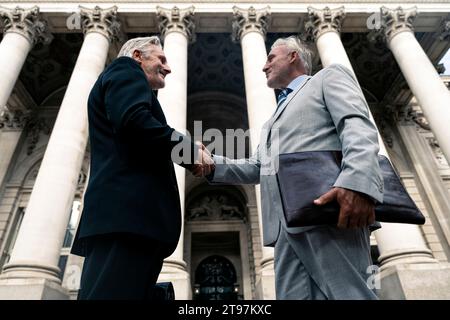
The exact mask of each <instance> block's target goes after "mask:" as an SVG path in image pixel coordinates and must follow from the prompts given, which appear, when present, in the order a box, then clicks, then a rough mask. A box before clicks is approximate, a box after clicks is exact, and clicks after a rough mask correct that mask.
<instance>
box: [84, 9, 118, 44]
mask: <svg viewBox="0 0 450 320" xmlns="http://www.w3.org/2000/svg"><path fill="white" fill-rule="evenodd" d="M79 8H80V17H81V28H82V30H83V33H84V35H87V34H88V33H90V32H97V33H100V34H102V35H104V36H105V37H106V38H107V39H108V40H109V41H110V42H112V41H114V40H116V39H118V38H119V37H120V22H119V20H118V19H117V6H113V7H111V8H106V9H102V8H100V7H99V6H95V8H93V9H91V8H85V7H82V6H79Z"/></svg>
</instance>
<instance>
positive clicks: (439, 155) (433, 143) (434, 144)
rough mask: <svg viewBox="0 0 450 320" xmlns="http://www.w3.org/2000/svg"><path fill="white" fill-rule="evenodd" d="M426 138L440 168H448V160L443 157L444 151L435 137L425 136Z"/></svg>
mask: <svg viewBox="0 0 450 320" xmlns="http://www.w3.org/2000/svg"><path fill="white" fill-rule="evenodd" d="M426 140H427V141H428V144H429V145H430V147H431V150H433V153H434V156H435V158H436V162H437V165H438V166H439V167H440V168H448V166H449V165H448V162H447V160H446V159H445V156H444V153H443V152H442V150H441V148H440V146H439V143H438V141H437V140H436V138H435V137H427V138H426Z"/></svg>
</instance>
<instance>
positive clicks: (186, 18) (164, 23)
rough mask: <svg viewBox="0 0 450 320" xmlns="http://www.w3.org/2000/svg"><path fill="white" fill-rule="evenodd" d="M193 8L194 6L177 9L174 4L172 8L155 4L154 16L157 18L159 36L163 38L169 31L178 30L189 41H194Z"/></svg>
mask: <svg viewBox="0 0 450 320" xmlns="http://www.w3.org/2000/svg"><path fill="white" fill-rule="evenodd" d="M194 10H195V7H194V6H190V7H189V8H185V9H179V8H178V7H177V6H174V7H173V8H172V9H166V8H163V7H160V6H157V7H156V17H157V18H158V27H159V32H160V33H161V38H165V36H166V35H167V34H168V33H170V32H180V33H182V34H184V35H185V36H186V38H188V41H189V42H190V43H192V42H194V41H195V24H194Z"/></svg>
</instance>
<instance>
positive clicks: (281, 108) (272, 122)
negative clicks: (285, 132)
mask: <svg viewBox="0 0 450 320" xmlns="http://www.w3.org/2000/svg"><path fill="white" fill-rule="evenodd" d="M309 79H311V77H308V78H306V79H305V81H303V83H302V84H301V86H299V87H298V88H297V89H296V90H295V91H293V92H292V93H291V95H290V96H289V97H288V98H287V99H286V101H285V102H284V103H283V104H282V105H281V106H280V107H279V108H278V110H277V111H276V112H275V114H274V115H273V117H272V119H271V120H270V124H269V125H268V130H271V129H272V126H273V124H274V123H275V121H277V120H278V118H279V117H280V116H281V114H282V113H283V111H284V109H286V107H287V105H288V104H289V103H290V102H291V100H292V99H293V98H294V97H295V96H296V95H297V94H298V93H299V92H300V90H302V88H303V87H304V86H305V85H306V84H307V83H308V81H309ZM269 136H270V134H269Z"/></svg>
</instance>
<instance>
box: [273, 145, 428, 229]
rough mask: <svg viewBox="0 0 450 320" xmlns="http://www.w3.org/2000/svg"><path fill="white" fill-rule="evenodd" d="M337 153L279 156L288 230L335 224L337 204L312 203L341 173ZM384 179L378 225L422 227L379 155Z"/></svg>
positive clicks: (377, 208)
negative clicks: (386, 223)
mask: <svg viewBox="0 0 450 320" xmlns="http://www.w3.org/2000/svg"><path fill="white" fill-rule="evenodd" d="M341 159H342V153H341V152H340V151H305V152H296V153H289V154H281V155H280V157H279V168H278V172H277V180H278V185H279V188H280V193H281V200H282V204H283V209H284V215H285V218H286V224H287V226H288V227H306V226H313V225H324V224H329V225H337V222H338V217H339V204H338V203H337V202H336V201H334V202H332V203H328V204H325V205H323V206H317V205H315V204H314V203H313V201H314V200H315V199H317V198H319V197H320V196H321V195H323V194H324V193H326V192H328V191H329V190H330V189H331V188H333V185H334V183H335V181H336V179H337V178H338V176H339V173H340V171H341ZM378 160H379V164H380V168H381V171H382V175H383V179H384V193H383V203H379V204H377V205H376V206H375V219H376V221H380V222H396V223H410V224H424V223H425V217H424V216H423V214H422V213H421V212H420V210H419V209H418V208H417V206H416V204H415V203H414V201H413V200H412V199H411V197H410V196H409V194H408V192H407V191H406V189H405V187H404V186H403V184H402V183H401V181H400V178H399V177H398V175H397V174H396V172H395V170H394V168H393V167H392V165H391V163H390V161H389V160H388V159H387V158H386V157H385V156H381V155H379V156H378Z"/></svg>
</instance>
